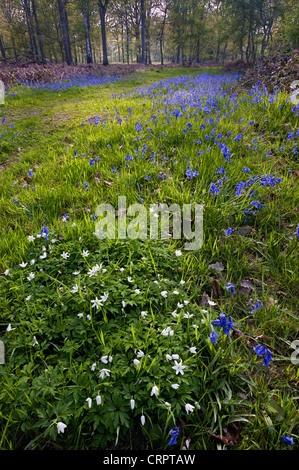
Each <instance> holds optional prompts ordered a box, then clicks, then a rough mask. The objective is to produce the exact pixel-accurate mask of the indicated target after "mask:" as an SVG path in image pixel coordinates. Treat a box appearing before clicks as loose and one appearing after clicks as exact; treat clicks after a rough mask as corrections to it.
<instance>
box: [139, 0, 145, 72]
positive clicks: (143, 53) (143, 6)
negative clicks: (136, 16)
mask: <svg viewBox="0 0 299 470" xmlns="http://www.w3.org/2000/svg"><path fill="white" fill-rule="evenodd" d="M140 19H141V63H142V64H145V5H144V0H140Z"/></svg>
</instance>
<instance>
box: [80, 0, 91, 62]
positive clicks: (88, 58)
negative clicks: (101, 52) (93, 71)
mask: <svg viewBox="0 0 299 470" xmlns="http://www.w3.org/2000/svg"><path fill="white" fill-rule="evenodd" d="M82 13H83V20H84V33H85V44H86V62H87V63H88V64H92V49H91V43H90V35H89V29H90V28H89V21H88V16H87V11H86V3H85V0H82Z"/></svg>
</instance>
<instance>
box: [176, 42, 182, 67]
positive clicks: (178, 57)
mask: <svg viewBox="0 0 299 470" xmlns="http://www.w3.org/2000/svg"><path fill="white" fill-rule="evenodd" d="M180 54H181V46H178V47H177V53H176V63H177V64H179V63H180Z"/></svg>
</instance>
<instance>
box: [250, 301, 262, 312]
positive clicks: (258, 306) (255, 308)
mask: <svg viewBox="0 0 299 470" xmlns="http://www.w3.org/2000/svg"><path fill="white" fill-rule="evenodd" d="M262 305H263V304H262V301H261V300H259V301H258V302H257V303H256V304H255V305H253V306H252V308H251V311H250V314H251V315H253V314H254V311H255V310H258V309H259V308H261V307H262Z"/></svg>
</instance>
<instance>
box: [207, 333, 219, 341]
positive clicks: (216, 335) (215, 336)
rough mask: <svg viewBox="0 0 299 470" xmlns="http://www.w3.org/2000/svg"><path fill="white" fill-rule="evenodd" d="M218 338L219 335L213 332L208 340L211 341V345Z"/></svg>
mask: <svg viewBox="0 0 299 470" xmlns="http://www.w3.org/2000/svg"><path fill="white" fill-rule="evenodd" d="M218 336H219V334H218V333H216V331H213V333H211V334H210V336H209V340H210V341H211V343H214V344H216V343H217V338H218Z"/></svg>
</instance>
